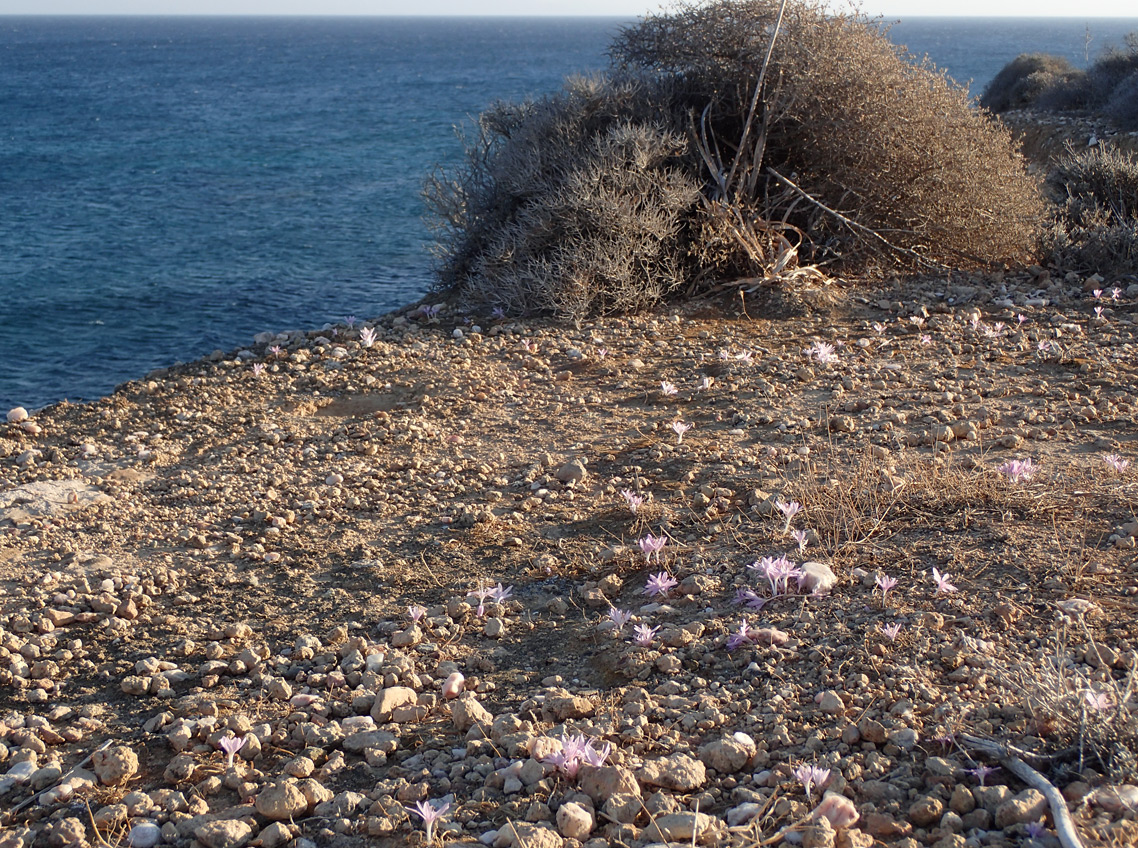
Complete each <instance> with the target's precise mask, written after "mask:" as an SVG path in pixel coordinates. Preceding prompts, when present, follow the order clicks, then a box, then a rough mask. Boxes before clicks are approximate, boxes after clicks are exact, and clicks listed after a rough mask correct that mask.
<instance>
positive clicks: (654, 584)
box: [644, 571, 680, 598]
mask: <svg viewBox="0 0 1138 848" xmlns="http://www.w3.org/2000/svg"><path fill="white" fill-rule="evenodd" d="M679 585H680V581H678V580H677V579H676V578H675V577H673V576H672V575H670V574H669V573H668V572H666V571H658V572H656V573H655V574H653V575H652V576H651V577H649V578H648V584H647V585H646V586H645V587H644V594H645V595H651V596H653V597H654V596H657V595H658V596H660V597H663V598H666V597H667V596H668V593H669V592H670V591H672V590H673V589H675V588H676V587H677V586H679Z"/></svg>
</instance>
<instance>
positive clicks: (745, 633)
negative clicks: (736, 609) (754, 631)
mask: <svg viewBox="0 0 1138 848" xmlns="http://www.w3.org/2000/svg"><path fill="white" fill-rule="evenodd" d="M749 644H751V629H750V628H749V627H748V626H747V619H745V618H744V619H743V623H742V624H740V625H739V629H738V630H737V631H736V632H734V633H732V634H731V635H730V636H729V637H727V650H728V651H734V650H735V649H736V648H738V647H739V646H740V645H749Z"/></svg>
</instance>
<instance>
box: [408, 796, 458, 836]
mask: <svg viewBox="0 0 1138 848" xmlns="http://www.w3.org/2000/svg"><path fill="white" fill-rule="evenodd" d="M404 809H406V810H407V812H409V813H414V814H415V815H417V816H418V817H419V818H421V819H422V820H423V830H425V831H426V832H427V842H434V841H435V825H436V824H437V823H438V821H439V819H441V818H442V817H443V816H445V815H446V814H447V811H448V810H450V801H444V802H443V803H442V804H441V805H439V806H438V807H436V806H435V805H434V804H432V803H431V802H430V801H420V802H419V803H418V804H416V805H415V806H414V807H405V808H404Z"/></svg>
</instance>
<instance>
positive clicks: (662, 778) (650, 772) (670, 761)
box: [637, 754, 707, 792]
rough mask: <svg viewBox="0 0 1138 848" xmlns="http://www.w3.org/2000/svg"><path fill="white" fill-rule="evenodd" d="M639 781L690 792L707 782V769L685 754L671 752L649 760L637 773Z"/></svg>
mask: <svg viewBox="0 0 1138 848" xmlns="http://www.w3.org/2000/svg"><path fill="white" fill-rule="evenodd" d="M637 777H638V778H639V779H640V782H641V783H644V784H646V785H648V786H660V787H663V788H664V789H671V790H672V791H673V792H692V791H694V790H696V789H699V788H701V787H702V786H703V785H704V784H705V783H706V782H707V769H706V768H705V767H704V765H703V763H701V762H700V761H699V760H693V759H692V758H691V757H689V756H688V755H687V754H672V755H670V756H667V757H660V758H659V759H657V760H650V761H649V762H647V763H645V764H644V766H643V767H642V768H641V769H640V771H639V772H638V774H637Z"/></svg>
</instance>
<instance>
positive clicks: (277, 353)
mask: <svg viewBox="0 0 1138 848" xmlns="http://www.w3.org/2000/svg"><path fill="white" fill-rule="evenodd" d="M269 353H271V354H272V355H273V356H276V357H279V356H281V355H282V354H283V353H284V351H283V350H281V346H280V345H273V346H272V347H271V348H269Z"/></svg>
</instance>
